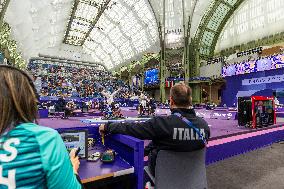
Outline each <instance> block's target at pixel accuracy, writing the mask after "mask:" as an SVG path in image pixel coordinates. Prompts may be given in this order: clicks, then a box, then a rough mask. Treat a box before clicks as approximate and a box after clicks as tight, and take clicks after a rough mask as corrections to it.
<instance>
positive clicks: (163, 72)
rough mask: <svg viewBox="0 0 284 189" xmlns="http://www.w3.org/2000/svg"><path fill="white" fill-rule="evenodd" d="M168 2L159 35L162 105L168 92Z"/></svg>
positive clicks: (164, 8)
mask: <svg viewBox="0 0 284 189" xmlns="http://www.w3.org/2000/svg"><path fill="white" fill-rule="evenodd" d="M165 11H166V1H165V0H163V24H161V22H159V35H160V43H161V56H160V57H161V58H160V100H161V102H162V103H165V102H166V91H165V79H166V78H165V75H166V52H165V50H166V46H165V35H166V28H165V23H166V12H165Z"/></svg>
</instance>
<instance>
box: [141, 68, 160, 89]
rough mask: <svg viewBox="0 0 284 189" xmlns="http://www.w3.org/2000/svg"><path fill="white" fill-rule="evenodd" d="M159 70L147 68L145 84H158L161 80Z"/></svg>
mask: <svg viewBox="0 0 284 189" xmlns="http://www.w3.org/2000/svg"><path fill="white" fill-rule="evenodd" d="M158 75H159V71H158V69H151V70H147V71H146V72H145V79H144V84H145V85H149V84H156V83H158V82H159V76H158Z"/></svg>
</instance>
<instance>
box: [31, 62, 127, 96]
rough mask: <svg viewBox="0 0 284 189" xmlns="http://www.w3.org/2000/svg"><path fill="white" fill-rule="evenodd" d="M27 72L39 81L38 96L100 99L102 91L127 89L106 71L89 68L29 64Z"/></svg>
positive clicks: (125, 94)
mask: <svg viewBox="0 0 284 189" xmlns="http://www.w3.org/2000/svg"><path fill="white" fill-rule="evenodd" d="M28 70H29V71H30V72H31V74H32V75H33V76H34V77H35V80H40V81H39V83H40V96H57V97H95V98H102V97H103V96H102V95H101V93H100V91H101V90H103V89H104V90H106V91H110V92H114V91H115V90H117V89H118V88H120V87H123V89H124V91H125V90H126V89H128V87H127V86H126V85H124V83H123V82H122V81H120V80H117V79H116V78H113V77H112V76H111V74H110V73H109V72H108V71H105V70H98V69H96V68H93V67H90V66H88V67H86V66H80V67H79V66H77V67H71V66H70V67H66V66H60V65H51V64H42V65H41V64H35V63H30V64H29V66H28ZM123 96H124V97H129V94H128V93H124V95H123Z"/></svg>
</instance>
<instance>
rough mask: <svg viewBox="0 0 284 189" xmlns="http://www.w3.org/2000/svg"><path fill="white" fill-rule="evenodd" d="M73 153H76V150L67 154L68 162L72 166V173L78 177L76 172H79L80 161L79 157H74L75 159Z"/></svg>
mask: <svg viewBox="0 0 284 189" xmlns="http://www.w3.org/2000/svg"><path fill="white" fill-rule="evenodd" d="M75 153H76V148H73V149H72V150H71V152H70V154H69V156H70V160H71V164H72V166H73V171H74V173H75V174H76V175H78V170H79V166H80V161H79V157H78V156H76V157H75Z"/></svg>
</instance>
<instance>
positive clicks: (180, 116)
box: [173, 113, 207, 146]
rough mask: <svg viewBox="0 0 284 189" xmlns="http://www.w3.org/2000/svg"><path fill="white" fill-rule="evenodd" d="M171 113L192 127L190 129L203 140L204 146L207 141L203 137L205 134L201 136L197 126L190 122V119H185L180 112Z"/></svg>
mask: <svg viewBox="0 0 284 189" xmlns="http://www.w3.org/2000/svg"><path fill="white" fill-rule="evenodd" d="M173 115H175V116H178V117H179V118H181V119H182V120H183V121H184V122H185V123H186V124H187V126H188V127H190V128H192V129H193V130H194V131H195V132H196V133H197V134H198V135H199V138H201V140H202V141H203V143H204V144H205V146H206V144H207V141H206V139H205V136H203V135H202V134H201V133H200V130H199V129H197V128H196V127H195V126H194V125H193V124H192V122H191V121H189V120H188V119H186V118H185V117H183V116H182V115H181V114H180V113H174V114H173Z"/></svg>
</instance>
